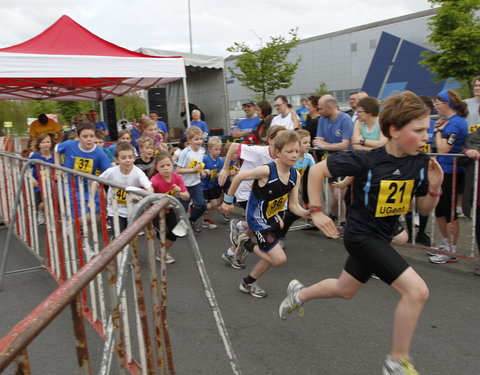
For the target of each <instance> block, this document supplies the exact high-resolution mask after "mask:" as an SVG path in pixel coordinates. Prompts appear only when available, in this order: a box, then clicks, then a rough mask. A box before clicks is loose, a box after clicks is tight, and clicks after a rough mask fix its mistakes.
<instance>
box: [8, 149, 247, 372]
mask: <svg viewBox="0 0 480 375" xmlns="http://www.w3.org/2000/svg"><path fill="white" fill-rule="evenodd" d="M32 166H33V168H36V170H37V173H38V182H39V187H40V191H41V196H42V200H43V203H44V205H45V225H39V224H38V222H37V215H38V210H37V203H38V202H36V201H35V192H34V182H33V180H32ZM97 184H98V185H97ZM94 185H96V186H95V187H94ZM105 186H110V187H111V188H114V189H116V192H117V194H115V195H114V196H113V198H112V200H111V202H110V203H111V205H112V207H113V230H114V236H112V239H110V238H109V234H108V228H107V218H106V210H105V209H104V208H105V207H106V200H107V194H106V192H105V188H104V187H105ZM77 187H79V189H77ZM84 189H85V190H84ZM84 191H85V192H86V193H84ZM78 192H81V193H78ZM97 195H98V201H99V204H100V207H101V208H102V209H100V212H99V214H97V215H98V217H97V215H95V214H93V215H90V219H91V220H88V215H87V211H88V209H89V210H90V212H92V213H94V212H95V211H96V206H95V197H96V196H97ZM86 196H87V197H88V199H85V197H86ZM136 198H142V199H140V201H139V202H137V203H134V201H135V200H136ZM119 204H124V205H125V206H126V208H127V211H128V212H129V224H128V227H127V229H126V230H125V231H123V232H121V233H120V231H119V218H118V206H119ZM166 209H173V210H175V213H176V215H177V218H178V224H177V226H176V227H175V229H174V233H175V234H176V235H178V236H182V237H183V236H186V238H187V240H188V245H189V247H190V249H191V250H192V254H193V257H194V259H195V263H196V265H197V269H198V272H199V275H200V278H201V280H202V283H203V287H204V292H205V295H206V298H207V300H208V302H209V305H210V307H211V310H212V314H213V316H214V319H215V322H216V325H217V329H218V331H219V334H220V336H221V339H222V341H223V344H224V347H225V351H226V354H227V357H228V360H229V362H230V365H231V368H232V371H233V373H234V374H239V373H240V370H239V366H238V362H237V359H236V356H235V353H234V350H233V347H232V345H231V342H230V339H229V335H228V332H227V330H226V327H225V323H224V321H223V318H222V315H221V312H220V309H219V306H218V303H217V301H216V298H215V294H214V291H213V289H212V287H211V284H210V280H209V277H208V274H207V272H206V268H205V265H204V263H203V259H202V256H201V253H200V251H199V248H198V245H197V243H196V240H195V237H194V235H193V231H192V229H191V227H190V225H189V224H187V223H188V218H187V216H186V213H185V210H184V209H183V206H182V205H181V203H180V202H179V201H177V200H176V199H175V198H174V197H171V196H168V195H164V194H153V193H149V192H146V191H144V190H141V189H135V188H131V187H127V186H124V185H121V184H116V183H113V182H112V181H108V180H104V179H100V178H98V177H95V176H93V175H88V174H84V173H82V172H78V171H74V170H71V169H68V168H64V167H61V166H56V165H52V164H49V163H46V162H43V161H40V160H29V159H23V158H21V157H19V156H16V155H14V154H10V153H6V152H0V221H1V222H3V223H4V224H5V225H6V226H7V228H8V232H7V236H6V237H7V238H6V241H5V245H4V251H3V253H2V259H1V260H0V288H1V287H2V282H3V280H4V277H5V275H7V274H12V273H13V274H14V273H16V272H27V271H31V269H21V270H16V271H13V272H9V273H6V272H5V270H6V264H7V261H8V252H9V250H10V246H9V245H10V241H11V239H12V236H13V235H15V236H16V237H17V238H19V239H20V240H21V241H22V242H23V243H24V244H25V245H26V247H27V248H28V249H29V250H30V251H31V252H32V254H33V255H34V256H35V257H36V258H37V259H38V260H39V262H40V263H41V266H40V267H42V268H45V269H47V270H48V271H49V273H50V274H51V275H52V276H53V277H54V278H55V280H56V281H57V282H58V283H59V284H60V286H59V288H58V289H57V290H56V291H55V292H53V293H52V294H51V295H50V296H49V297H48V298H47V299H45V300H44V301H43V302H42V303H41V304H40V305H38V307H37V308H36V309H35V310H34V311H32V312H31V313H30V314H29V315H28V316H27V317H26V318H24V319H23V320H22V321H21V322H20V323H18V324H17V325H16V326H15V327H14V328H13V329H12V330H11V331H10V332H9V333H8V334H7V335H6V336H5V337H4V338H2V339H1V340H0V372H1V371H2V370H4V369H5V368H7V366H9V365H10V364H11V363H12V362H13V361H16V364H15V365H13V364H12V365H11V366H16V369H15V371H17V373H25V374H27V373H30V371H31V370H30V364H29V360H28V354H27V346H28V344H29V343H30V342H32V341H33V340H34V338H35V337H36V336H37V335H38V334H39V333H40V332H42V331H43V330H44V329H46V328H47V327H48V325H49V324H50V323H51V322H52V321H53V320H54V319H55V317H56V316H57V315H58V314H59V313H60V312H61V311H62V310H64V309H65V308H66V307H67V306H68V305H69V304H70V307H71V310H72V319H73V328H74V330H73V333H74V336H75V338H76V340H77V344H76V347H77V357H78V364H79V365H78V366H79V371H80V373H84V374H91V373H92V367H94V366H95V365H98V370H97V371H95V373H98V374H109V373H114V374H126V373H130V374H174V372H175V370H174V363H173V355H172V350H171V346H170V339H169V332H168V326H167V319H166V311H167V309H166V290H167V282H166V263H165V256H166V250H165V235H166V231H165V228H166V226H165V210H166ZM156 218H158V219H159V222H160V225H158V226H157V228H158V229H155V227H154V225H153V224H152V223H153V220H154V219H156ZM141 232H144V233H145V235H144V236H141V237H139V234H140V233H141ZM157 232H158V235H157ZM113 237H114V238H113ZM158 237H159V238H158ZM156 249H160V254H161V259H162V261H161V262H156V251H157V250H156ZM158 263H159V265H157V264H158ZM129 276H130V277H129ZM84 320H87V321H88V322H89V323H90V324H91V326H92V327H93V328H94V329H95V330H96V332H97V333H98V336H99V337H100V338H101V339H102V340H103V341H104V344H103V345H104V349H103V355H102V359H101V363H100V364H97V363H92V361H91V360H90V356H89V352H88V347H89V345H88V341H89V338H88V337H87V336H86V330H85V325H84Z"/></svg>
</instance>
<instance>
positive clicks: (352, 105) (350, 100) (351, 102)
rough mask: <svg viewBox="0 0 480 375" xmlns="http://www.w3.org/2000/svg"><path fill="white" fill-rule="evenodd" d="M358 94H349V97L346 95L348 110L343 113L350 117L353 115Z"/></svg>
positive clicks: (355, 92)
mask: <svg viewBox="0 0 480 375" xmlns="http://www.w3.org/2000/svg"><path fill="white" fill-rule="evenodd" d="M357 94H358V91H354V92H351V93H350V95H348V105H349V106H350V109H349V110H348V111H345V113H346V114H347V115H349V116H350V117H352V116H353V114H354V113H355V104H356V103H357V101H356V99H355V97H356V95H357Z"/></svg>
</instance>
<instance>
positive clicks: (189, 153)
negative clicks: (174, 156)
mask: <svg viewBox="0 0 480 375" xmlns="http://www.w3.org/2000/svg"><path fill="white" fill-rule="evenodd" d="M204 156H205V149H204V148H203V147H200V148H199V149H198V151H193V150H192V149H191V148H190V146H189V147H185V148H184V149H183V150H182V152H181V154H180V156H179V158H178V161H177V167H182V168H193V167H195V165H197V164H199V163H201V165H202V168H201V169H200V170H199V171H198V173H182V174H180V176H182V179H183V182H184V183H185V186H186V187H190V186H195V185H198V184H200V183H202V181H201V179H200V172H201V171H203V168H204V167H205V163H203V157H204Z"/></svg>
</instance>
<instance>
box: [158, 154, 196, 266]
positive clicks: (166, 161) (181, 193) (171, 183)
mask: <svg viewBox="0 0 480 375" xmlns="http://www.w3.org/2000/svg"><path fill="white" fill-rule="evenodd" d="M153 165H154V172H153V175H152V176H151V178H150V181H151V182H152V187H153V191H154V192H155V193H161V194H168V195H171V196H173V197H175V198H178V199H181V200H183V201H187V200H189V199H190V194H189V193H188V191H187V188H186V187H185V184H184V182H183V179H182V177H180V175H178V174H177V173H175V172H173V160H172V156H171V155H170V153H169V152H168V151H160V152H159V153H158V154H157V156H156V157H155V161H154V163H153ZM165 222H166V226H167V235H166V241H165V247H166V249H167V259H166V262H167V263H168V264H170V263H174V262H175V259H174V258H173V257H172V256H171V254H170V253H169V252H168V250H169V249H170V248H171V247H172V245H173V243H174V242H175V240H176V239H177V236H176V235H174V234H173V228H175V226H176V225H177V216H176V215H175V212H174V211H173V210H169V211H168V212H167V214H166V215H165ZM154 226H155V227H156V228H158V220H156V222H154ZM157 260H158V261H161V258H160V254H159V253H158V252H157Z"/></svg>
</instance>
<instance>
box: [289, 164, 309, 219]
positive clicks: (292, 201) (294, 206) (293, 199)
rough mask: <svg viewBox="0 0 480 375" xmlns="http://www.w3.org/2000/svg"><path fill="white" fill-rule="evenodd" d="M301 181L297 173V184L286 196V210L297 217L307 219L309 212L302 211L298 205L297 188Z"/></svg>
mask: <svg viewBox="0 0 480 375" xmlns="http://www.w3.org/2000/svg"><path fill="white" fill-rule="evenodd" d="M301 180H302V179H301V177H300V173H298V172H297V182H296V184H295V186H294V187H293V189H292V191H291V192H290V194H288V209H289V210H290V211H291V212H292V213H294V214H295V215H297V216H300V217H306V218H309V217H310V212H308V211H307V210H305V209H303V208H302V207H301V206H300V204H299V203H298V195H299V194H298V187H299V185H300V182H301Z"/></svg>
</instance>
